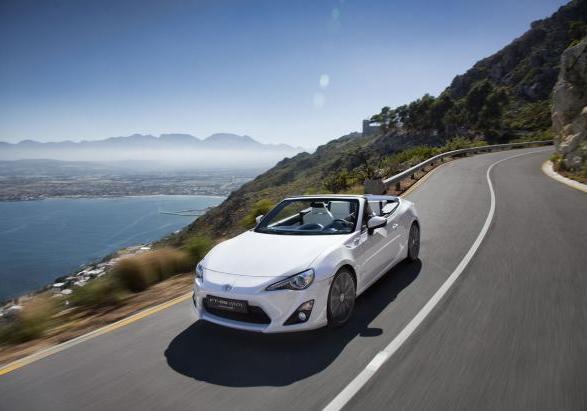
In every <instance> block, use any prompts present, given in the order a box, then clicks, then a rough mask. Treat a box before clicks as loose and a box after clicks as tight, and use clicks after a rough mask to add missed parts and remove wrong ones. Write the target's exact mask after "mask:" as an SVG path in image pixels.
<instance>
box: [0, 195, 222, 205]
mask: <svg viewBox="0 0 587 411" xmlns="http://www.w3.org/2000/svg"><path fill="white" fill-rule="evenodd" d="M168 196H173V197H201V198H204V197H205V198H227V197H228V194H227V195H221V194H128V195H111V196H109V195H100V196H88V195H79V196H71V195H70V196H46V197H45V196H42V197H35V198H22V199H14V200H9V199H1V198H0V203H19V202H29V201H43V200H84V199H87V200H98V199H104V200H109V199H116V198H136V197H141V198H147V197H168Z"/></svg>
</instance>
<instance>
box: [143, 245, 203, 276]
mask: <svg viewBox="0 0 587 411" xmlns="http://www.w3.org/2000/svg"><path fill="white" fill-rule="evenodd" d="M145 258H147V260H148V263H150V264H151V265H152V267H153V269H154V271H155V272H156V274H157V279H158V280H159V281H162V280H165V279H166V278H169V277H171V276H173V275H176V274H179V273H185V272H186V271H190V268H191V265H192V262H191V259H190V257H189V255H188V254H187V253H186V252H184V251H180V250H174V249H172V248H163V249H161V250H157V251H153V252H151V253H149V254H146V255H145Z"/></svg>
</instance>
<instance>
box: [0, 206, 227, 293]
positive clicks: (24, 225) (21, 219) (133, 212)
mask: <svg viewBox="0 0 587 411" xmlns="http://www.w3.org/2000/svg"><path fill="white" fill-rule="evenodd" d="M222 200H223V198H219V197H206V196H165V195H161V196H141V197H120V198H79V199H78V198H76V199H46V200H39V201H19V202H0V301H2V300H4V299H7V298H11V297H17V296H19V295H21V294H23V293H26V292H29V291H34V290H37V289H39V288H41V287H42V286H44V285H45V284H48V283H51V282H52V281H53V280H54V279H55V278H56V277H59V276H62V275H66V274H69V273H71V272H73V271H74V270H76V269H78V268H79V267H80V266H82V265H84V264H87V263H89V262H91V261H95V260H98V259H101V258H102V257H104V256H106V255H108V254H110V253H112V252H114V251H116V250H118V249H120V248H123V247H128V246H131V245H138V244H143V243H147V242H152V241H155V240H158V239H159V238H161V237H163V236H165V235H167V234H170V233H172V232H174V231H176V230H179V229H181V228H182V227H185V226H186V225H188V224H190V223H191V222H192V221H194V219H195V218H197V217H194V216H185V215H183V216H179V215H172V214H165V212H177V211H184V210H201V209H205V208H207V207H210V206H215V205H218V204H219V203H220V202H222ZM162 212H163V213H162Z"/></svg>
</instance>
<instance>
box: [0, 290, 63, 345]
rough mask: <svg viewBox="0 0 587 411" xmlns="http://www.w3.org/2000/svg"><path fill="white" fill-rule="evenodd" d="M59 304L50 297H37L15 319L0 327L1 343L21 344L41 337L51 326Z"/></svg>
mask: <svg viewBox="0 0 587 411" xmlns="http://www.w3.org/2000/svg"><path fill="white" fill-rule="evenodd" d="M56 310H57V304H56V302H55V301H54V300H50V299H49V298H44V297H43V298H36V299H35V300H33V301H32V302H30V303H29V304H28V305H27V306H25V307H24V309H23V312H22V313H21V314H20V315H19V316H18V318H16V319H15V320H14V321H12V322H10V323H9V324H6V325H3V326H2V327H0V345H3V344H19V343H22V342H26V341H30V340H34V339H35V338H39V337H41V336H42V335H43V334H44V333H45V331H46V330H47V329H48V328H49V327H50V326H51V324H52V318H53V315H54V314H55V312H56Z"/></svg>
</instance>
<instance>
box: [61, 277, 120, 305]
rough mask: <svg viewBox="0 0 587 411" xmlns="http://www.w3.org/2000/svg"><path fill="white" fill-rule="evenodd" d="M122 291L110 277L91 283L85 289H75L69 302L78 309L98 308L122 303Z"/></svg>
mask: <svg viewBox="0 0 587 411" xmlns="http://www.w3.org/2000/svg"><path fill="white" fill-rule="evenodd" d="M120 300H121V290H120V289H119V288H118V287H117V284H116V283H115V282H114V281H112V278H110V277H102V278H99V279H97V280H93V281H90V282H89V283H88V284H86V285H85V286H84V287H75V288H74V289H73V293H72V294H71V296H70V297H69V302H70V303H71V304H72V305H74V306H76V307H83V308H97V307H104V306H112V305H116V304H118V303H120Z"/></svg>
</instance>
